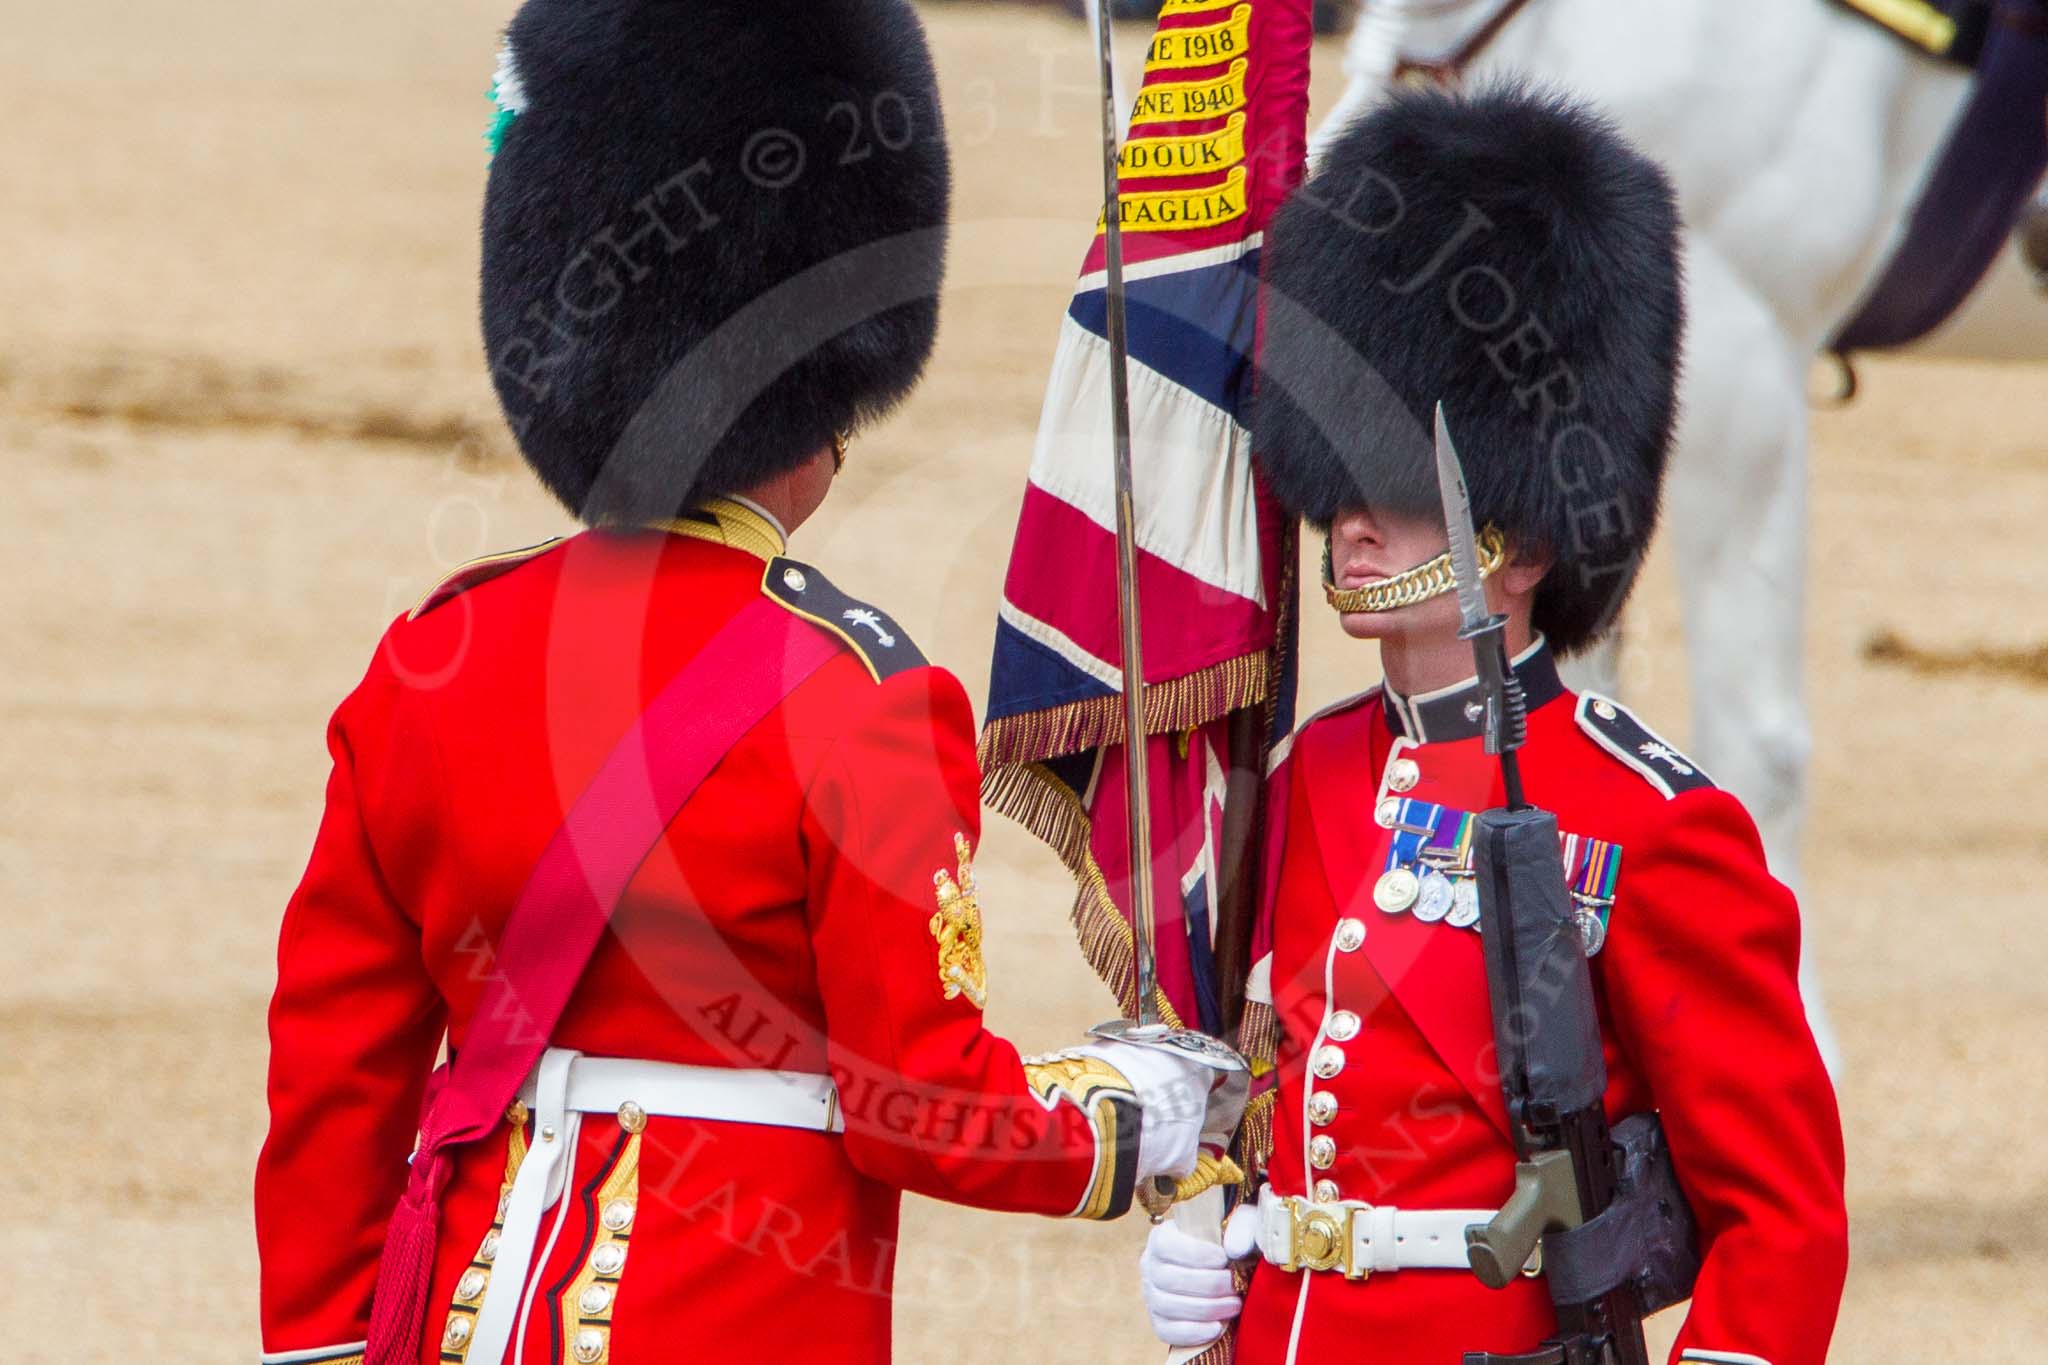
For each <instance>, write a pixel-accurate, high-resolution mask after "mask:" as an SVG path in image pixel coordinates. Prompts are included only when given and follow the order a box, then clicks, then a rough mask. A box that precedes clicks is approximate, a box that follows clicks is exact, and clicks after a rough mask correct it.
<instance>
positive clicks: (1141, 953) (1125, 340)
mask: <svg viewBox="0 0 2048 1365" xmlns="http://www.w3.org/2000/svg"><path fill="white" fill-rule="evenodd" d="M1089 8H1090V10H1091V11H1092V12H1093V16H1094V21H1095V38H1096V48H1097V56H1098V58H1099V60H1100V62H1101V66H1102V182H1103V218H1102V221H1103V238H1102V247H1103V251H1102V254H1103V263H1104V266H1105V268H1106V271H1107V276H1108V287H1107V291H1106V293H1107V301H1108V314H1109V402H1110V423H1111V430H1112V433H1113V440H1112V446H1113V458H1114V460H1115V466H1116V587H1117V611H1118V615H1119V618H1120V619H1121V622H1122V625H1123V700H1124V779H1125V790H1124V799H1125V804H1126V806H1127V808H1128V815H1129V822H1130V857H1131V894H1130V899H1131V926H1132V934H1133V938H1132V950H1133V956H1134V958H1135V963H1134V971H1135V976H1136V987H1137V1022H1138V1024H1139V1025H1140V1026H1141V1027H1142V1026H1146V1025H1151V1024H1156V1023H1158V1022H1159V1012H1158V1008H1157V1005H1156V1004H1155V999H1156V995H1157V990H1158V986H1157V979H1158V961H1159V958H1158V950H1157V947H1156V946H1155V943H1154V929H1153V918H1152V802H1151V790H1152V789H1151V782H1150V775H1149V773H1148V771H1147V764H1146V757H1147V755H1146V743H1145V740H1146V734H1145V652H1144V649H1145V647H1144V639H1143V635H1142V632H1141V631H1140V630H1139V620H1140V617H1139V615H1138V529H1137V510H1136V507H1137V505H1136V502H1135V500H1134V499H1133V497H1132V493H1131V372H1130V338H1129V333H1128V331H1127V330H1126V309H1125V301H1124V232H1123V182H1122V160H1123V155H1122V153H1123V148H1122V131H1123V130H1122V129H1121V128H1120V127H1119V126H1118V116H1117V99H1116V50H1115V43H1114V37H1113V32H1112V29H1113V25H1112V22H1111V18H1110V4H1109V0H1089Z"/></svg>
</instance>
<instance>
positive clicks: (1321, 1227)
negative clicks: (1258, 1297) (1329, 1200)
mask: <svg viewBox="0 0 2048 1365" xmlns="http://www.w3.org/2000/svg"><path fill="white" fill-rule="evenodd" d="M1287 1211H1288V1216H1289V1219H1290V1221H1291V1222H1292V1225H1293V1226H1292V1235H1291V1236H1290V1237H1289V1239H1288V1248H1287V1267H1286V1268H1287V1269H1289V1270H1293V1271H1301V1270H1342V1271H1343V1272H1344V1278H1345V1279H1347V1280H1363V1279H1369V1278H1371V1276H1372V1267H1370V1266H1367V1267H1365V1268H1364V1269H1357V1268H1354V1267H1353V1266H1352V1264H1351V1219H1352V1216H1353V1215H1354V1213H1355V1212H1356V1210H1353V1209H1346V1210H1345V1211H1344V1212H1343V1214H1342V1215H1339V1214H1335V1213H1332V1212H1330V1211H1329V1210H1328V1209H1321V1208H1317V1207H1315V1206H1314V1205H1312V1204H1310V1203H1308V1202H1307V1201H1306V1200H1290V1201H1289V1203H1288V1210H1287Z"/></svg>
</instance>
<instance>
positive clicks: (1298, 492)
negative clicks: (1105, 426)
mask: <svg viewBox="0 0 2048 1365" xmlns="http://www.w3.org/2000/svg"><path fill="white" fill-rule="evenodd" d="M1266 243H1267V245H1266V252H1267V263H1266V275H1267V280H1268V282H1269V283H1270V285H1271V286H1272V291H1271V296H1270V299H1269V304H1268V315H1267V325H1266V339H1265V343H1264V348H1265V349H1264V354H1263V356H1262V358H1261V370H1260V378H1259V386H1258V395H1257V402H1256V407H1255V414H1254V419H1253V423H1254V432H1253V435H1254V449H1255V450H1256V451H1257V453H1258V458H1259V461H1260V464H1261V467H1262V468H1263V470H1264V472H1265V475H1266V478H1267V481H1268V483H1269V486H1270V487H1271V488H1272V490H1273V491H1274V493H1275V494H1276V495H1277V496H1278V497H1279V498H1280V500H1281V501H1282V502H1283V503H1284V504H1285V505H1286V506H1287V507H1288V508H1289V509H1291V510H1293V511H1295V512H1298V513H1299V514H1301V515H1302V516H1304V517H1306V518H1307V519H1308V520H1309V521H1310V522H1311V523H1313V524H1315V525H1317V526H1327V525H1328V524H1329V523H1330V522H1331V521H1332V520H1334V519H1335V517H1336V515H1337V513H1338V512H1339V511H1340V510H1342V509H1344V508H1347V507H1359V506H1375V507H1385V508H1388V509H1391V510H1395V511H1399V512H1405V513H1408V514H1422V513H1430V514H1434V513H1436V512H1437V511H1438V509H1439V508H1440V507H1441V505H1442V504H1441V502H1440V500H1439V497H1438V493H1437V481H1436V473H1435V464H1434V461H1433V459H1432V445H1433V441H1432V430H1433V426H1434V422H1433V415H1434V411H1435V408H1436V405H1437V403H1438V402H1439V401H1441V402H1442V403H1443V404H1444V407H1445V411H1446V413H1447V414H1448V416H1449V419H1450V427H1451V432H1452V436H1453V438H1454V439H1455V440H1456V442H1457V446H1458V453H1459V456H1460V458H1461V459H1462V460H1463V463H1464V466H1465V476H1466V481H1467V483H1468V485H1469V487H1470V490H1471V494H1472V504H1473V515H1474V519H1475V520H1476V521H1477V522H1478V523H1479V524H1480V525H1481V526H1482V527H1483V526H1485V525H1486V524H1487V523H1489V522H1490V523H1492V524H1493V525H1494V526H1496V527H1498V528H1499V529H1500V530H1501V531H1502V532H1504V533H1505V534H1506V535H1507V536H1508V537H1509V539H1510V541H1511V542H1512V543H1513V544H1514V545H1515V546H1516V547H1517V548H1518V549H1520V550H1523V551H1525V552H1526V551H1536V552H1542V553H1547V554H1549V555H1550V556H1552V557H1554V559H1555V561H1556V567H1555V568H1554V569H1553V570H1552V571H1551V573H1550V574H1549V575H1548V576H1547V577H1546V578H1545V580H1544V582H1543V584H1542V586H1541V587H1540V588H1539V589H1538V592H1537V600H1536V605H1535V625H1536V628H1537V629H1539V630H1541V631H1542V632H1543V633H1544V634H1545V635H1546V636H1548V637H1549V639H1550V642H1551V644H1552V646H1553V647H1554V648H1556V649H1557V650H1559V651H1560V652H1563V653H1570V652H1572V651H1575V650H1579V649H1582V648H1584V647H1585V646H1586V645H1588V644H1590V643H1592V642H1593V641H1594V640H1595V639H1597V638H1598V637H1599V636H1600V635H1601V634H1602V633H1603V632H1604V631H1605V630H1606V629H1607V628H1608V627H1609V626H1610V625H1611V624H1612V623H1613V621H1614V619H1615V617H1616V616H1617V615H1618V614H1619V612H1620V609H1621V606H1622V603H1623V602H1624V601H1625V600H1626V598H1627V596H1628V592H1629V589H1630V587H1631V586H1632V585H1633V583H1634V580H1635V575H1636V570H1637V568H1638V567H1639V566H1640V564H1641V562H1642V558H1643V554H1644V551H1645V550H1646V548H1647V546H1648V543H1649V539H1650V533H1651V530H1652V528H1653V526H1654V524H1655V522H1656V517H1657V508H1658V500H1659V495H1660V490H1661V487H1662V484H1663V478H1664V467H1665V461H1666V455H1667V452H1668V448H1669V445H1670V442H1671V436H1672V427H1673V423H1674V420H1675V416H1676V407H1677V382H1678V368H1679V350H1680V334H1681V332H1682V330H1683V320H1684V304H1683V300H1682V298H1681V290H1680V270H1679V218H1678V211H1677V207H1676V203H1675V200H1674V196H1673V194H1672V190H1671V186H1670V184H1669V182H1668V181H1667V180H1666V179H1665V177H1664V174H1663V172H1662V171H1661V170H1659V169H1658V167H1657V166H1655V165H1654V164H1652V163H1651V162H1650V161H1649V160H1647V159H1646V158H1644V157H1643V156H1642V155H1640V154H1639V153H1637V152H1636V151H1635V150H1634V149H1632V148H1631V147H1630V146H1629V145H1628V144H1627V143H1625V142H1624V141H1622V139H1621V137H1620V136H1619V135H1618V134H1617V133H1616V132H1615V131H1614V129H1613V128H1612V127H1611V126H1610V125H1609V124H1607V123H1606V122H1605V121H1604V120H1602V119H1600V118H1598V117H1596V116H1594V115H1593V114H1591V113H1590V112H1588V111H1587V110H1586V109H1585V108H1584V107H1582V106H1579V105H1576V104H1573V103H1570V102H1568V101H1566V100H1565V99H1563V98H1561V97H1558V96H1555V95H1548V94H1542V93H1535V92H1531V91H1529V90H1527V89H1524V88H1521V87H1517V86H1502V87H1497V88H1494V89H1491V90H1487V91H1484V92H1481V93H1477V94H1471V95H1455V94H1446V93H1441V92H1435V91H1429V92H1404V93H1401V94H1398V95H1396V96H1394V97H1393V98H1392V99H1391V100H1390V101H1389V102H1388V103H1386V104H1385V105H1383V106H1381V107H1379V108H1377V109H1376V110H1374V111H1372V112H1370V113H1368V114H1366V115H1365V116H1363V117H1362V118H1361V119H1359V121H1358V122H1357V123H1355V124H1353V125H1352V126H1351V127H1349V128H1348V129H1346V130H1345V131H1344V132H1343V133H1342V134H1341V135H1340V137H1339V138H1338V139H1337V141H1336V142H1334V143H1333V144H1332V145H1331V147H1330V149H1329V151H1328V154H1327V156H1326V158H1325V160H1324V162H1323V164H1322V167H1321V168H1320V170H1319V171H1318V172H1317V174H1316V175H1315V177H1314V178H1313V179H1312V180H1310V181H1309V182H1308V184H1306V185H1305V186H1303V187H1302V188H1301V189H1300V190H1298V191H1297V192H1296V193H1295V195H1294V197H1293V198H1292V199H1290V200H1289V201H1288V203H1287V204H1286V205H1285V206H1284V207H1283V208H1282V209H1281V211H1280V212H1279V214H1278V215H1277V216H1276V217H1275V219H1274V221H1273V224H1272V227H1271V229H1270V230H1269V231H1268V233H1267V237H1266Z"/></svg>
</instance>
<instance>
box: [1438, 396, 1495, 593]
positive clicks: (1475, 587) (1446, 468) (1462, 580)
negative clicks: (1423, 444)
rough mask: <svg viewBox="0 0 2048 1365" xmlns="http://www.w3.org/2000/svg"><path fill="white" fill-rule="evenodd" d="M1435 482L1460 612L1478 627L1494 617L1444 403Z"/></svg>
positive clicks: (1477, 540) (1439, 412) (1440, 411)
mask: <svg viewBox="0 0 2048 1365" xmlns="http://www.w3.org/2000/svg"><path fill="white" fill-rule="evenodd" d="M1436 483H1437V489H1438V491H1439V493H1440V494H1441V495H1442V497H1443V504H1444V527H1445V529H1446V530H1448V531H1449V532H1450V536H1451V568H1452V570H1453V571H1454V572H1455V573H1456V574H1457V576H1458V611H1459V614H1460V615H1462V616H1463V617H1464V623H1465V629H1466V630H1468V631H1470V630H1477V629H1479V628H1480V627H1482V626H1484V625H1485V624H1486V623H1487V622H1488V621H1489V620H1490V619H1491V616H1492V613H1490V612H1488V611H1487V609H1486V585H1485V584H1484V583H1483V582H1481V581H1480V578H1479V532H1478V530H1477V529H1475V528H1474V527H1473V525H1472V497H1471V494H1470V493H1468V492H1467V491H1466V489H1465V467H1464V465H1462V464H1461V463H1459V460H1458V448H1457V446H1456V445H1455V444H1454V443H1453V442H1452V440H1451V424H1450V422H1449V420H1448V419H1446V418H1445V416H1444V405H1443V404H1442V403H1438V404H1437V405H1436Z"/></svg>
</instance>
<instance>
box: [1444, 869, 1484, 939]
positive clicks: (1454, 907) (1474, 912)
mask: <svg viewBox="0 0 2048 1365" xmlns="http://www.w3.org/2000/svg"><path fill="white" fill-rule="evenodd" d="M1447 922H1448V923H1449V924H1450V925H1451V927H1452V928H1454V929H1471V928H1475V927H1477V925H1478V924H1479V880H1478V878H1476V877H1460V878H1459V879H1458V884H1457V886H1456V887H1454V888H1453V889H1452V892H1451V914H1450V918H1449V920H1448V921H1447Z"/></svg>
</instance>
